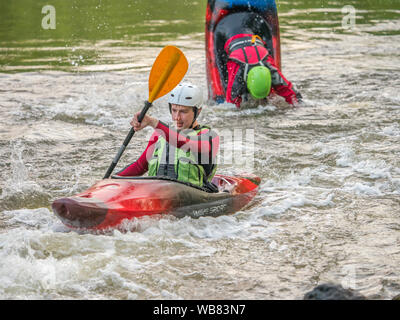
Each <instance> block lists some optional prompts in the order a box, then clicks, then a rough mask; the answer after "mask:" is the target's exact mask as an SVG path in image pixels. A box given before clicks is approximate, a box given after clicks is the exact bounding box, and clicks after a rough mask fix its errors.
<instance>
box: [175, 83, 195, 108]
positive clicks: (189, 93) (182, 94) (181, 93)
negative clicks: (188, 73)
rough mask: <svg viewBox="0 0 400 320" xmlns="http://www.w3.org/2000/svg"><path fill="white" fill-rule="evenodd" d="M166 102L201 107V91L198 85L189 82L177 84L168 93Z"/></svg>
mask: <svg viewBox="0 0 400 320" xmlns="http://www.w3.org/2000/svg"><path fill="white" fill-rule="evenodd" d="M168 103H170V104H178V105H181V106H187V107H197V108H201V107H202V103H203V92H202V91H201V89H200V88H199V87H197V86H196V85H194V84H191V83H182V84H178V85H177V86H176V88H175V89H174V90H172V92H171V93H170V95H169V98H168Z"/></svg>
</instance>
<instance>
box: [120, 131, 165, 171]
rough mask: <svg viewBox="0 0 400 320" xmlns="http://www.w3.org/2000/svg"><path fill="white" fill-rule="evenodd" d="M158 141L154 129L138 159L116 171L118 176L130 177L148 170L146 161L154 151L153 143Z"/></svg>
mask: <svg viewBox="0 0 400 320" xmlns="http://www.w3.org/2000/svg"><path fill="white" fill-rule="evenodd" d="M157 141H158V134H157V132H156V131H155V132H154V133H153V135H152V136H151V138H150V140H149V143H148V144H147V147H146V149H145V150H144V152H143V153H142V155H141V156H140V157H139V159H138V160H136V161H135V162H134V163H132V164H130V165H129V166H127V167H125V168H124V169H122V170H121V171H119V172H117V175H118V176H130V177H135V176H141V175H143V174H144V173H146V172H147V170H148V161H147V159H149V157H151V155H152V154H153V152H154V148H155V143H156V142H157Z"/></svg>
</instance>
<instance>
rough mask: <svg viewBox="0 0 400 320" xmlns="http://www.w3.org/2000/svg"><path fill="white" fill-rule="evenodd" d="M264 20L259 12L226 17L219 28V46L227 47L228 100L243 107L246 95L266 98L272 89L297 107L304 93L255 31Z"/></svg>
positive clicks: (225, 55) (225, 63) (216, 31)
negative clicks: (276, 62)
mask: <svg viewBox="0 0 400 320" xmlns="http://www.w3.org/2000/svg"><path fill="white" fill-rule="evenodd" d="M260 20H262V19H260V17H259V16H258V15H257V14H256V13H249V12H241V13H236V14H231V15H228V16H227V17H225V18H223V19H222V20H221V22H220V23H219V24H218V26H217V27H216V29H215V33H216V39H217V44H216V46H217V47H218V48H221V49H222V47H223V51H222V50H221V52H220V54H221V56H222V58H221V62H223V64H224V67H225V68H226V70H227V85H226V97H225V99H226V101H227V102H230V103H234V104H235V105H236V106H237V107H238V108H240V105H241V103H242V96H243V95H244V94H247V93H250V94H251V95H252V96H253V97H254V98H255V99H264V98H266V97H267V96H268V95H269V94H270V92H271V87H272V89H273V90H272V91H273V92H276V93H277V94H278V95H280V96H282V97H283V98H285V100H286V102H288V103H289V104H291V105H294V106H296V105H298V104H299V103H300V102H301V94H300V93H299V92H298V91H296V90H295V88H294V87H293V84H292V83H291V82H290V81H288V80H287V79H286V78H285V77H284V76H283V74H282V73H281V72H280V70H279V68H278V67H277V66H276V64H275V61H274V58H273V57H272V56H271V54H270V52H269V51H268V48H267V44H266V43H265V41H264V40H263V39H261V37H260V36H259V35H257V33H255V32H254V31H256V32H260V31H261V30H262V28H261V27H260V26H258V24H260V22H259V21H260ZM225 72H226V71H225Z"/></svg>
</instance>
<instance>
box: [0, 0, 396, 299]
mask: <svg viewBox="0 0 400 320" xmlns="http://www.w3.org/2000/svg"><path fill="white" fill-rule="evenodd" d="M47 4H51V5H53V6H54V8H55V10H56V18H57V20H56V21H57V23H56V29H44V28H43V25H42V19H43V17H45V14H42V13H41V10H42V7H43V6H45V5H47ZM205 5H206V2H205V1H204V0H198V1H161V0H158V1H156V0H155V1H147V0H136V1H128V0H126V1H123V0H119V1H111V0H110V1H106V0H103V1H102V0H91V1H78V0H76V1H62V0H53V1H50V2H48V1H32V0H30V1H29V0H16V1H7V2H6V1H2V2H1V4H0V21H1V22H0V83H1V87H0V159H1V161H0V298H2V299H302V298H303V295H304V293H305V292H307V291H309V290H311V289H312V288H313V287H315V286H316V285H317V284H320V283H325V282H333V283H337V284H341V285H343V286H344V287H346V288H352V289H355V290H358V291H360V292H361V293H362V294H364V295H366V296H367V297H368V298H369V299H391V298H392V297H393V296H395V295H396V294H398V293H399V292H400V277H399V275H400V267H399V266H400V250H399V244H400V233H399V230H400V222H399V216H400V200H399V194H400V167H399V162H400V161H399V159H400V157H399V156H400V95H399V88H400V56H399V52H400V15H399V14H400V7H399V4H398V1H397V0H393V1H391V0H385V1H372V0H371V1H350V0H349V1H323V0H308V1H278V10H279V17H280V24H281V45H282V66H283V73H284V74H285V76H286V77H287V78H288V79H289V80H291V81H293V82H294V83H295V84H296V85H297V87H298V89H299V90H300V91H301V93H302V95H303V97H304V100H305V106H304V107H301V108H297V109H292V108H289V107H287V106H286V104H285V103H283V102H282V101H281V100H279V99H275V100H271V101H270V102H269V104H268V105H266V106H256V107H253V108H244V109H243V110H236V108H234V107H232V105H229V104H223V105H217V106H215V105H212V103H208V108H205V110H204V111H203V113H202V115H201V117H200V120H201V122H202V123H208V124H210V125H211V126H212V127H214V128H216V129H218V130H220V131H221V132H222V131H223V130H228V129H229V130H232V132H233V133H234V134H233V137H236V138H234V141H233V140H232V141H229V139H228V138H227V139H226V141H225V143H223V144H222V146H221V149H222V150H221V152H224V154H225V153H226V154H229V152H237V151H238V150H239V151H243V150H245V149H249V150H250V152H249V153H246V152H244V153H243V154H242V156H240V152H239V155H238V156H236V157H235V156H234V157H233V159H232V161H225V162H224V161H221V165H220V169H219V172H221V173H226V174H233V173H239V172H243V171H247V172H248V171H251V172H253V173H255V174H257V175H259V176H260V177H261V178H262V183H261V186H260V192H259V194H258V195H257V197H256V199H255V201H254V202H253V203H252V205H251V206H250V207H248V208H246V209H244V210H243V211H240V212H237V213H235V214H233V215H228V216H220V217H217V218H211V217H203V218H199V219H192V218H183V219H180V220H176V219H172V218H169V217H162V218H160V217H159V218H156V219H142V220H138V221H134V222H131V223H130V224H128V225H126V228H125V229H124V228H122V229H120V230H114V231H109V232H106V233H103V234H96V233H93V232H76V231H70V230H69V229H68V228H67V227H65V226H64V225H63V224H62V223H61V222H60V221H59V220H58V219H57V217H56V216H54V214H53V213H52V212H51V208H50V205H51V202H52V201H53V200H55V199H57V198H59V197H63V196H69V195H73V194H75V193H77V192H80V191H83V190H85V189H86V188H88V187H89V186H90V185H92V184H93V183H94V182H96V181H98V180H100V179H101V178H102V176H103V175H104V173H105V171H106V169H107V167H108V165H109V164H110V162H111V160H112V158H113V157H114V155H115V153H116V152H117V150H118V147H119V146H120V144H121V143H122V141H123V139H124V138H125V135H126V134H127V132H128V131H129V119H130V117H131V116H132V114H133V113H134V112H135V111H138V110H140V109H141V108H142V105H143V102H144V101H145V100H146V99H147V94H148V93H147V80H148V74H149V71H150V69H151V65H152V63H153V61H154V59H155V57H156V55H157V54H158V52H159V51H160V50H161V48H162V47H163V46H165V45H168V44H172V45H176V46H178V47H179V48H181V49H182V50H183V52H184V53H185V55H186V57H187V58H188V60H189V63H190V69H189V71H188V74H187V76H186V80H188V81H191V82H194V83H197V84H198V85H200V86H201V87H202V88H203V89H204V96H205V97H206V88H207V83H206V75H205V69H204V66H205V52H204V43H205V42H204V17H205ZM346 5H347V6H349V5H350V6H351V7H345V6H346ZM344 7H345V8H344ZM343 8H344V9H343ZM352 8H354V9H355V12H356V16H355V19H351V17H352V16H351V13H352V12H353V11H352ZM342 10H344V11H342ZM349 14H350V16H349ZM45 27H46V25H45ZM150 114H151V115H153V116H155V117H158V118H160V119H161V120H163V121H166V122H168V121H169V115H168V112H167V111H166V98H161V99H159V100H157V101H156V102H155V103H154V107H153V108H152V109H151V110H150ZM234 129H236V131H234ZM235 132H236V133H237V136H236V135H235ZM249 132H250V133H254V136H251V137H250V138H249V139H248V140H246V139H247V138H246V137H248V136H247V133H249ZM150 134H151V131H149V130H144V131H143V132H140V133H137V134H136V135H135V136H134V138H133V139H132V141H131V143H130V145H129V147H128V149H127V150H126V152H125V153H124V155H123V157H122V158H121V160H120V162H119V165H118V167H123V166H125V165H127V164H129V163H130V162H132V161H134V160H135V159H136V158H137V157H138V156H139V155H140V154H141V152H142V150H143V149H144V148H145V146H146V139H147V138H148V137H149V136H150ZM252 137H253V138H252ZM247 151H248V150H247ZM252 152H253V153H252Z"/></svg>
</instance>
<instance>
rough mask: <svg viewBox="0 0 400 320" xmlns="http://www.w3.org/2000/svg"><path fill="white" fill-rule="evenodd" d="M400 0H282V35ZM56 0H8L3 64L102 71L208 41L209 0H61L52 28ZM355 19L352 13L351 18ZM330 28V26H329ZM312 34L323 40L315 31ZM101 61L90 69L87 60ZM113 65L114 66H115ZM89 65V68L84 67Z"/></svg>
mask: <svg viewBox="0 0 400 320" xmlns="http://www.w3.org/2000/svg"><path fill="white" fill-rule="evenodd" d="M396 1H397V0H383V1H379V5H377V4H376V2H375V1H372V0H369V1H358V0H351V1H350V0H349V1H327V0H305V1H296V2H293V1H278V10H279V16H280V21H281V28H282V36H283V39H284V41H285V39H293V40H295V39H298V38H299V36H298V32H299V31H301V30H303V31H301V32H302V33H303V34H304V30H310V31H314V32H316V33H320V32H319V30H327V29H329V34H331V35H332V37H333V39H334V38H335V37H334V34H335V33H339V34H340V33H343V32H350V33H351V32H356V31H357V29H354V28H343V21H344V20H343V19H346V18H345V16H346V15H347V14H349V12H348V11H344V12H342V9H343V7H344V6H354V8H355V9H356V17H355V21H356V24H357V25H363V26H365V25H370V26H371V27H373V26H375V25H379V23H380V22H381V21H382V20H391V19H396V18H397V17H398V14H399V10H396V9H395V8H396V6H395V3H396ZM48 4H49V2H48V1H44V0H39V1H33V0H13V1H2V2H1V3H0V71H3V72H19V71H29V70H36V71H37V70H49V69H50V70H65V71H85V70H89V71H101V70H110V69H113V70H118V69H119V70H121V69H127V68H135V67H136V66H135V65H134V62H133V61H132V60H133V58H134V56H135V55H132V54H130V53H131V52H132V51H135V50H136V51H137V50H140V48H142V47H151V46H156V47H161V46H163V44H164V43H165V42H168V41H176V40H178V39H180V38H182V37H183V38H184V37H185V36H187V35H191V36H190V38H192V39H196V40H201V41H202V40H203V37H204V36H203V30H204V20H205V17H204V16H205V7H206V1H205V0H198V1H188V0H184V1H181V0H179V1H176V0H175V1H164V0H154V1H147V0H135V1H132V0H103V1H99V0H88V1H78V0H74V1H64V0H53V1H51V5H52V6H53V7H54V9H55V29H44V27H43V23H42V22H43V20H45V22H44V24H45V25H46V23H48V19H49V17H48V14H49V12H48V11H44V13H42V8H43V7H45V6H46V5H48ZM348 21H351V20H350V19H347V20H346V21H345V22H344V23H348ZM366 32H367V33H371V34H374V35H390V34H399V32H400V31H399V28H398V26H396V25H395V26H394V28H393V29H391V30H390V29H388V28H384V29H379V27H378V28H376V29H374V28H372V29H370V31H368V30H367V31H366ZM324 33H325V32H324ZM308 39H309V40H314V39H318V35H312V36H310V37H309V38H308ZM91 65H98V66H97V67H92V68H87V66H91ZM107 65H114V66H113V67H110V66H108V67H107ZM82 66H86V68H85V67H84V68H81V67H82Z"/></svg>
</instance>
